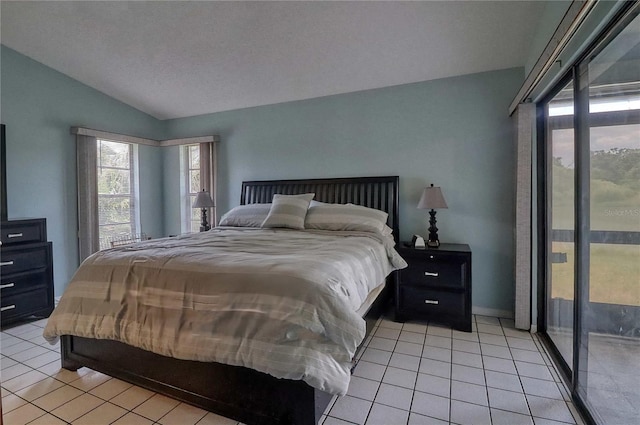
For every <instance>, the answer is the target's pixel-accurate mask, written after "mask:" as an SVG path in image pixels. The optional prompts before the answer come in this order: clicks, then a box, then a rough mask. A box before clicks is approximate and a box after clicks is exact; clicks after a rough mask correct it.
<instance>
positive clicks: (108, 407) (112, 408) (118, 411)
mask: <svg viewBox="0 0 640 425" xmlns="http://www.w3.org/2000/svg"><path fill="white" fill-rule="evenodd" d="M127 413H128V412H127V411H126V410H125V409H123V408H122V407H120V406H116V405H115V404H111V403H104V404H101V405H100V406H98V407H96V408H95V409H93V410H91V411H89V412H87V413H86V414H84V415H82V416H80V417H79V418H78V419H76V420H75V421H73V423H72V425H98V424H110V423H112V422H114V421H116V420H118V419H120V418H121V417H123V416H124V415H126V414H127ZM183 423H184V424H185V425H187V424H186V422H183Z"/></svg>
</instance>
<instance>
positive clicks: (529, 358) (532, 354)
mask: <svg viewBox="0 0 640 425" xmlns="http://www.w3.org/2000/svg"><path fill="white" fill-rule="evenodd" d="M511 354H512V355H513V359H514V360H519V361H521V362H527V363H536V364H545V361H544V359H543V357H542V355H541V354H540V353H539V352H536V351H529V350H521V349H519V348H512V349H511Z"/></svg>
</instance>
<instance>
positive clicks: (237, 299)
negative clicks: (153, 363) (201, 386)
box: [44, 228, 406, 395]
mask: <svg viewBox="0 0 640 425" xmlns="http://www.w3.org/2000/svg"><path fill="white" fill-rule="evenodd" d="M404 266H406V263H405V262H404V260H402V258H401V257H400V256H399V255H398V254H397V252H396V251H395V250H394V249H393V240H392V239H390V238H388V237H384V236H381V235H378V234H374V233H367V232H336V231H311V230H304V231H296V230H285V229H246V228H244V229H237V228H216V229H213V230H211V231H209V232H202V233H197V234H191V235H185V236H181V237H175V238H165V239H157V240H152V241H146V242H141V243H138V244H134V245H129V246H125V247H119V248H113V249H109V250H104V251H100V252H98V253H96V254H94V255H93V256H91V257H89V258H88V259H87V260H85V261H84V262H83V264H82V265H81V266H80V268H79V269H78V271H77V272H76V274H75V275H74V277H73V279H72V281H71V283H70V284H69V286H68V288H67V290H66V291H65V293H64V294H63V296H62V298H61V300H60V303H59V305H58V307H57V308H56V309H55V310H54V312H53V314H52V315H51V317H50V319H49V321H48V323H47V326H46V328H45V331H44V336H45V338H46V339H47V340H48V341H50V342H51V343H55V342H56V340H57V338H58V337H59V336H60V335H74V336H80V337H86V338H97V339H111V340H116V341H120V342H123V343H126V344H129V345H132V346H135V347H138V348H142V349H144V350H148V351H152V352H154V353H157V354H161V355H165V356H169V357H175V358H180V359H187V360H197V361H215V362H219V363H224V364H230V365H236V366H244V367H249V368H253V369H256V370H259V371H261V372H265V373H268V374H271V375H273V376H276V377H278V378H287V379H302V380H304V381H305V382H307V383H308V384H309V385H311V386H313V387H315V388H318V389H320V390H322V391H326V392H329V393H333V394H341V395H342V394H345V393H346V391H347V388H348V384H349V375H350V367H351V360H352V358H353V355H354V353H355V350H356V348H357V347H358V345H359V344H360V343H361V342H362V340H363V338H364V335H365V322H364V320H363V319H362V317H361V315H360V314H359V312H360V310H361V308H362V307H363V306H364V307H366V304H367V303H370V302H371V301H372V299H373V298H371V297H370V294H371V293H372V291H374V290H376V289H377V288H379V286H380V282H383V281H384V279H385V277H386V276H387V275H388V274H389V273H390V272H391V271H393V270H395V269H398V268H402V267H404Z"/></svg>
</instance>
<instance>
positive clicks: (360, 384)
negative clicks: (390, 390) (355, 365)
mask: <svg viewBox="0 0 640 425" xmlns="http://www.w3.org/2000/svg"><path fill="white" fill-rule="evenodd" d="M379 387H380V382H379V381H373V380H371V379H365V378H360V377H359V376H352V377H351V381H350V382H349V390H348V391H347V395H350V396H352V397H357V398H362V399H364V400H369V401H373V400H374V399H375V397H376V393H377V392H378V388H379Z"/></svg>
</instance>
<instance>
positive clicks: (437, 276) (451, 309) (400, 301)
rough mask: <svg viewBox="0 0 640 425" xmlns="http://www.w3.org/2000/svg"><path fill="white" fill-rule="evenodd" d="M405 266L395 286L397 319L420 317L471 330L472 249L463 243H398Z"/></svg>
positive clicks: (459, 328)
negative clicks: (419, 245) (427, 246)
mask: <svg viewBox="0 0 640 425" xmlns="http://www.w3.org/2000/svg"><path fill="white" fill-rule="evenodd" d="M398 252H399V253H400V255H402V257H403V258H404V259H405V260H406V261H407V264H408V267H407V268H405V269H403V270H400V273H399V279H398V282H397V287H396V306H395V307H396V320H398V321H404V320H406V319H407V318H423V319H427V320H432V321H435V322H442V323H447V324H450V325H452V326H453V327H454V328H456V329H458V330H462V331H467V332H470V331H471V250H470V249H469V246H468V245H464V244H442V245H440V248H438V249H425V248H408V247H401V248H399V249H398Z"/></svg>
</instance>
